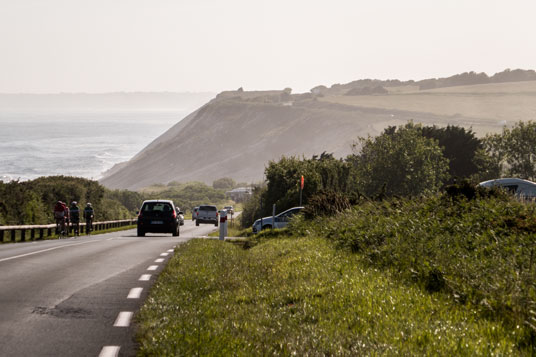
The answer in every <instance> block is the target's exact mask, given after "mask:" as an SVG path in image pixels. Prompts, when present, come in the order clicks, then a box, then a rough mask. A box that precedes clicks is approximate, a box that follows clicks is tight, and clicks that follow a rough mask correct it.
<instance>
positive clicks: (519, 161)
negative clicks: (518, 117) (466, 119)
mask: <svg viewBox="0 0 536 357" xmlns="http://www.w3.org/2000/svg"><path fill="white" fill-rule="evenodd" d="M485 143H486V149H487V151H488V153H489V155H490V156H492V157H493V158H494V159H495V163H496V165H498V166H499V167H500V168H501V173H503V174H506V175H508V176H513V177H519V178H523V179H527V180H531V181H534V180H535V179H536V122H533V121H528V122H522V121H520V122H518V123H516V124H514V126H513V127H512V128H511V129H508V128H507V127H504V128H503V131H502V134H493V135H488V136H487V137H486V140H485Z"/></svg>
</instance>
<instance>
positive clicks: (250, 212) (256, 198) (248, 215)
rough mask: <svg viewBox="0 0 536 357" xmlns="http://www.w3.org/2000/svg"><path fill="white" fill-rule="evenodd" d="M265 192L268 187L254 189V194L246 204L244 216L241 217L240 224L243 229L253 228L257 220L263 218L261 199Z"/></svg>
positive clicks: (243, 210) (243, 211)
mask: <svg viewBox="0 0 536 357" xmlns="http://www.w3.org/2000/svg"><path fill="white" fill-rule="evenodd" d="M265 191H266V187H261V186H256V187H254V188H253V194H252V195H251V197H250V198H249V199H248V200H247V201H246V202H244V206H243V209H242V214H241V215H240V217H241V218H240V224H241V226H242V228H249V227H251V226H252V225H253V223H254V222H255V220H256V219H257V218H260V217H261V215H262V211H261V197H262V195H263V194H264V192H265Z"/></svg>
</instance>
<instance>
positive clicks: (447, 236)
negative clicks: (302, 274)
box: [292, 191, 536, 343]
mask: <svg viewBox="0 0 536 357" xmlns="http://www.w3.org/2000/svg"><path fill="white" fill-rule="evenodd" d="M491 192H492V191H491ZM490 196H491V197H480V196H479V195H476V197H474V198H473V199H472V200H467V199H466V198H465V197H463V196H462V197H459V198H458V199H456V200H452V199H450V198H449V197H448V196H447V195H445V196H441V195H436V196H433V197H427V198H420V199H411V200H410V199H390V200H383V201H381V202H375V201H363V202H362V203H361V204H360V205H359V206H356V207H354V208H353V209H352V210H348V211H345V212H343V213H341V214H338V215H337V216H334V217H331V218H329V217H328V218H326V217H322V218H321V219H317V220H314V221H301V222H294V223H295V224H294V225H293V226H292V229H293V230H294V234H296V235H309V236H323V237H326V238H328V239H330V240H332V241H334V242H336V244H337V245H338V246H339V247H341V248H343V249H347V250H350V251H352V252H355V253H359V254H360V255H362V256H363V257H364V258H365V259H366V261H368V262H369V264H371V265H372V266H375V267H380V268H385V269H389V270H392V271H394V272H396V274H398V275H399V276H400V277H402V278H404V279H406V280H407V281H412V282H416V283H417V284H419V285H421V286H422V287H423V288H425V289H427V290H428V291H432V292H435V291H443V292H445V293H447V294H449V295H450V296H451V297H452V298H453V299H455V300H457V301H459V302H460V303H470V304H472V305H473V306H475V307H476V308H477V309H478V310H479V311H480V312H481V313H482V314H484V315H485V316H489V317H491V318H500V319H503V320H504V321H506V323H507V325H508V326H514V327H515V326H525V328H527V340H526V343H532V342H531V341H533V338H534V337H535V336H536V335H535V332H536V328H535V329H534V330H533V329H532V328H531V327H527V326H529V325H528V324H531V325H532V326H534V324H532V322H531V321H532V317H533V316H532V312H531V311H532V310H534V306H535V305H536V286H535V285H534V281H535V279H536V206H534V205H533V204H522V203H520V202H517V201H515V200H513V199H511V198H507V197H506V196H500V197H493V194H490Z"/></svg>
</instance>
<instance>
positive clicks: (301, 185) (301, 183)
mask: <svg viewBox="0 0 536 357" xmlns="http://www.w3.org/2000/svg"><path fill="white" fill-rule="evenodd" d="M303 181H304V180H303V175H302V177H301V182H300V187H301V189H302V190H303Z"/></svg>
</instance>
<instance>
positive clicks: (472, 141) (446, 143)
mask: <svg viewBox="0 0 536 357" xmlns="http://www.w3.org/2000/svg"><path fill="white" fill-rule="evenodd" d="M421 131H422V135H424V136H425V137H427V138H430V139H436V140H437V142H438V144H439V146H440V147H441V148H442V149H443V155H444V156H445V157H446V158H447V159H448V160H449V175H450V181H453V180H454V179H455V178H460V179H461V178H469V177H471V176H473V175H476V174H478V172H479V170H480V167H479V165H478V163H479V162H480V161H479V160H481V159H482V158H481V157H480V156H478V157H477V153H478V152H479V150H481V149H482V147H483V146H482V142H481V140H480V139H478V138H477V137H476V136H475V133H474V132H473V131H472V129H469V130H466V129H465V128H463V127H459V126H453V125H449V126H447V127H446V128H438V127H437V126H435V125H434V126H423V127H421Z"/></svg>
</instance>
